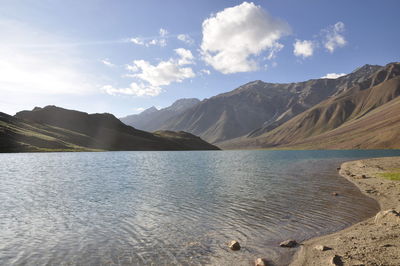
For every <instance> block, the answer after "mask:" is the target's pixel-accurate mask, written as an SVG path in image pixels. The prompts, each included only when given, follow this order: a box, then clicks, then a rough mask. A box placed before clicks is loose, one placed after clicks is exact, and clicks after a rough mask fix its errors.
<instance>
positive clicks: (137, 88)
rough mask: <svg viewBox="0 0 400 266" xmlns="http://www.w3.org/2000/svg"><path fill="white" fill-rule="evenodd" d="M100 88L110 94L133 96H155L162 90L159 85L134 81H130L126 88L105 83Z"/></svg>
mask: <svg viewBox="0 0 400 266" xmlns="http://www.w3.org/2000/svg"><path fill="white" fill-rule="evenodd" d="M102 90H103V91H104V92H105V93H107V94H110V95H118V94H125V95H134V96H157V95H159V94H160V93H161V92H162V88H160V87H157V86H151V85H144V84H143V83H139V84H138V83H135V82H132V83H131V84H130V86H129V87H127V88H115V87H113V86H111V85H106V86H103V87H102Z"/></svg>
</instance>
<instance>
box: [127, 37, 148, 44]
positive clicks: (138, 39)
mask: <svg viewBox="0 0 400 266" xmlns="http://www.w3.org/2000/svg"><path fill="white" fill-rule="evenodd" d="M129 41H130V42H132V43H134V44H137V45H145V43H144V41H143V40H142V39H140V38H138V37H136V38H130V39H129Z"/></svg>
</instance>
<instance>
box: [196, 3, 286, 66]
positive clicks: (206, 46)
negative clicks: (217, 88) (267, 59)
mask: <svg viewBox="0 0 400 266" xmlns="http://www.w3.org/2000/svg"><path fill="white" fill-rule="evenodd" d="M202 27H203V40H202V44H201V51H202V54H203V59H204V60H205V62H207V63H208V64H209V65H211V66H212V67H214V68H215V69H216V70H218V71H220V72H222V73H224V74H228V73H236V72H247V71H254V70H257V69H258V63H257V62H256V60H255V59H254V58H252V57H254V56H256V55H259V54H260V53H261V52H263V51H266V50H268V49H272V50H273V49H276V48H277V47H280V44H278V40H279V39H280V38H281V37H282V36H284V35H287V34H289V33H290V28H289V25H288V24H287V23H286V22H284V21H281V20H279V19H276V18H274V17H272V16H271V15H269V14H268V13H267V12H266V11H265V10H263V9H262V8H261V7H260V6H256V5H254V3H248V2H243V3H242V4H240V5H238V6H234V7H231V8H226V9H224V10H223V11H221V12H218V13H217V14H215V15H212V16H211V17H210V18H208V19H206V20H204V21H203V25H202ZM272 56H273V55H272ZM272 56H271V57H272Z"/></svg>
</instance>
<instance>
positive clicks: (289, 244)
mask: <svg viewBox="0 0 400 266" xmlns="http://www.w3.org/2000/svg"><path fill="white" fill-rule="evenodd" d="M279 246H281V247H283V248H294V247H295V246H297V242H296V240H293V239H289V240H286V241H283V242H281V243H280V244H279Z"/></svg>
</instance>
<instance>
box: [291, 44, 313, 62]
mask: <svg viewBox="0 0 400 266" xmlns="http://www.w3.org/2000/svg"><path fill="white" fill-rule="evenodd" d="M293 46H294V50H293V53H294V55H295V56H301V57H303V58H306V57H310V56H312V55H313V53H314V46H315V45H314V43H313V42H312V41H307V40H304V41H300V40H296V42H295V43H294V44H293Z"/></svg>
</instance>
